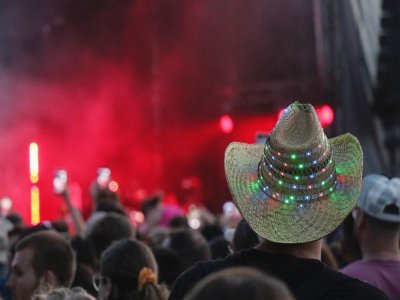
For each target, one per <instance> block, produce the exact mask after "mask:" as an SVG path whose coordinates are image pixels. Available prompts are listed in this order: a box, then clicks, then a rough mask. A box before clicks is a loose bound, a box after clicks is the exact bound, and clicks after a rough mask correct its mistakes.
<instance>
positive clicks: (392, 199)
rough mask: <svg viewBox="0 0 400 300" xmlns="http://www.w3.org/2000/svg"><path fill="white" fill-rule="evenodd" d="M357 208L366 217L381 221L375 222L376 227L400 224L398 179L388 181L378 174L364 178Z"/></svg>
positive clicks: (399, 182) (399, 187)
mask: <svg viewBox="0 0 400 300" xmlns="http://www.w3.org/2000/svg"><path fill="white" fill-rule="evenodd" d="M357 206H358V207H359V208H360V209H361V210H363V211H364V212H365V213H366V214H367V215H368V216H370V217H372V218H373V219H376V220H380V221H382V222H375V223H376V225H377V226H379V224H381V225H383V226H385V223H389V224H390V223H398V224H400V178H392V179H389V178H388V177H386V176H383V175H379V174H370V175H367V176H365V177H364V179H363V183H362V189H361V195H360V198H359V200H358V203H357ZM389 224H387V226H388V227H390V225H389ZM393 227H396V226H395V225H393Z"/></svg>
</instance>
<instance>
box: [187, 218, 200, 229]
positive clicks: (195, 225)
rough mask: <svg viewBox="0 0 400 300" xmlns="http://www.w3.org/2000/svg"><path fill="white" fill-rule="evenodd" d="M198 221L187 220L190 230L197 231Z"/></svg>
mask: <svg viewBox="0 0 400 300" xmlns="http://www.w3.org/2000/svg"><path fill="white" fill-rule="evenodd" d="M200 225H201V224H200V221H199V220H198V219H191V220H189V226H190V227H191V228H192V229H199V228H200Z"/></svg>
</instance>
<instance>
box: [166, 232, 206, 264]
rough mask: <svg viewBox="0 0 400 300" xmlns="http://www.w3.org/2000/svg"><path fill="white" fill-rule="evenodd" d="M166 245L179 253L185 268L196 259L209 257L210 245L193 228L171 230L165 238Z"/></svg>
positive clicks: (200, 259) (196, 260)
mask: <svg viewBox="0 0 400 300" xmlns="http://www.w3.org/2000/svg"><path fill="white" fill-rule="evenodd" d="M166 246H167V247H169V248H171V249H172V250H174V251H175V252H176V253H177V254H178V255H179V257H180V258H181V259H182V261H183V265H184V267H185V268H188V267H190V266H191V265H193V264H194V263H196V262H198V261H202V260H209V259H211V252H210V247H209V246H208V244H207V241H206V239H205V238H204V237H203V236H202V235H201V234H200V233H199V232H197V231H194V230H179V231H175V232H172V233H171V234H170V236H169V238H167V242H166Z"/></svg>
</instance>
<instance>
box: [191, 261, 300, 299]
mask: <svg viewBox="0 0 400 300" xmlns="http://www.w3.org/2000/svg"><path fill="white" fill-rule="evenodd" d="M202 299H207V300H217V299H229V300H242V299H247V300H264V299H268V300H294V297H293V296H292V295H291V293H290V291H289V289H288V288H287V287H286V285H285V284H284V283H283V282H281V281H280V280H278V279H275V278H273V277H271V276H269V275H267V274H264V273H261V272H260V271H258V270H255V269H252V268H248V267H236V268H229V269H226V270H222V271H218V272H216V273H214V274H211V275H209V276H207V277H206V278H204V279H203V280H201V281H200V282H199V283H197V284H196V285H195V286H194V288H193V289H192V290H191V291H190V292H189V293H188V294H187V296H186V297H185V300H202Z"/></svg>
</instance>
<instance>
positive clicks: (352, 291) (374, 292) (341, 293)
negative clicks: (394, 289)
mask: <svg viewBox="0 0 400 300" xmlns="http://www.w3.org/2000/svg"><path fill="white" fill-rule="evenodd" d="M343 276H344V278H345V279H346V280H344V281H342V283H341V284H340V285H338V286H337V287H336V288H335V289H333V290H332V293H330V295H329V298H327V299H351V300H361V299H362V300H389V298H388V296H386V294H385V293H384V292H382V291H381V290H379V289H377V288H376V287H374V286H372V285H370V284H368V283H366V282H362V281H360V280H358V279H356V278H352V277H350V276H347V275H345V274H343Z"/></svg>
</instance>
